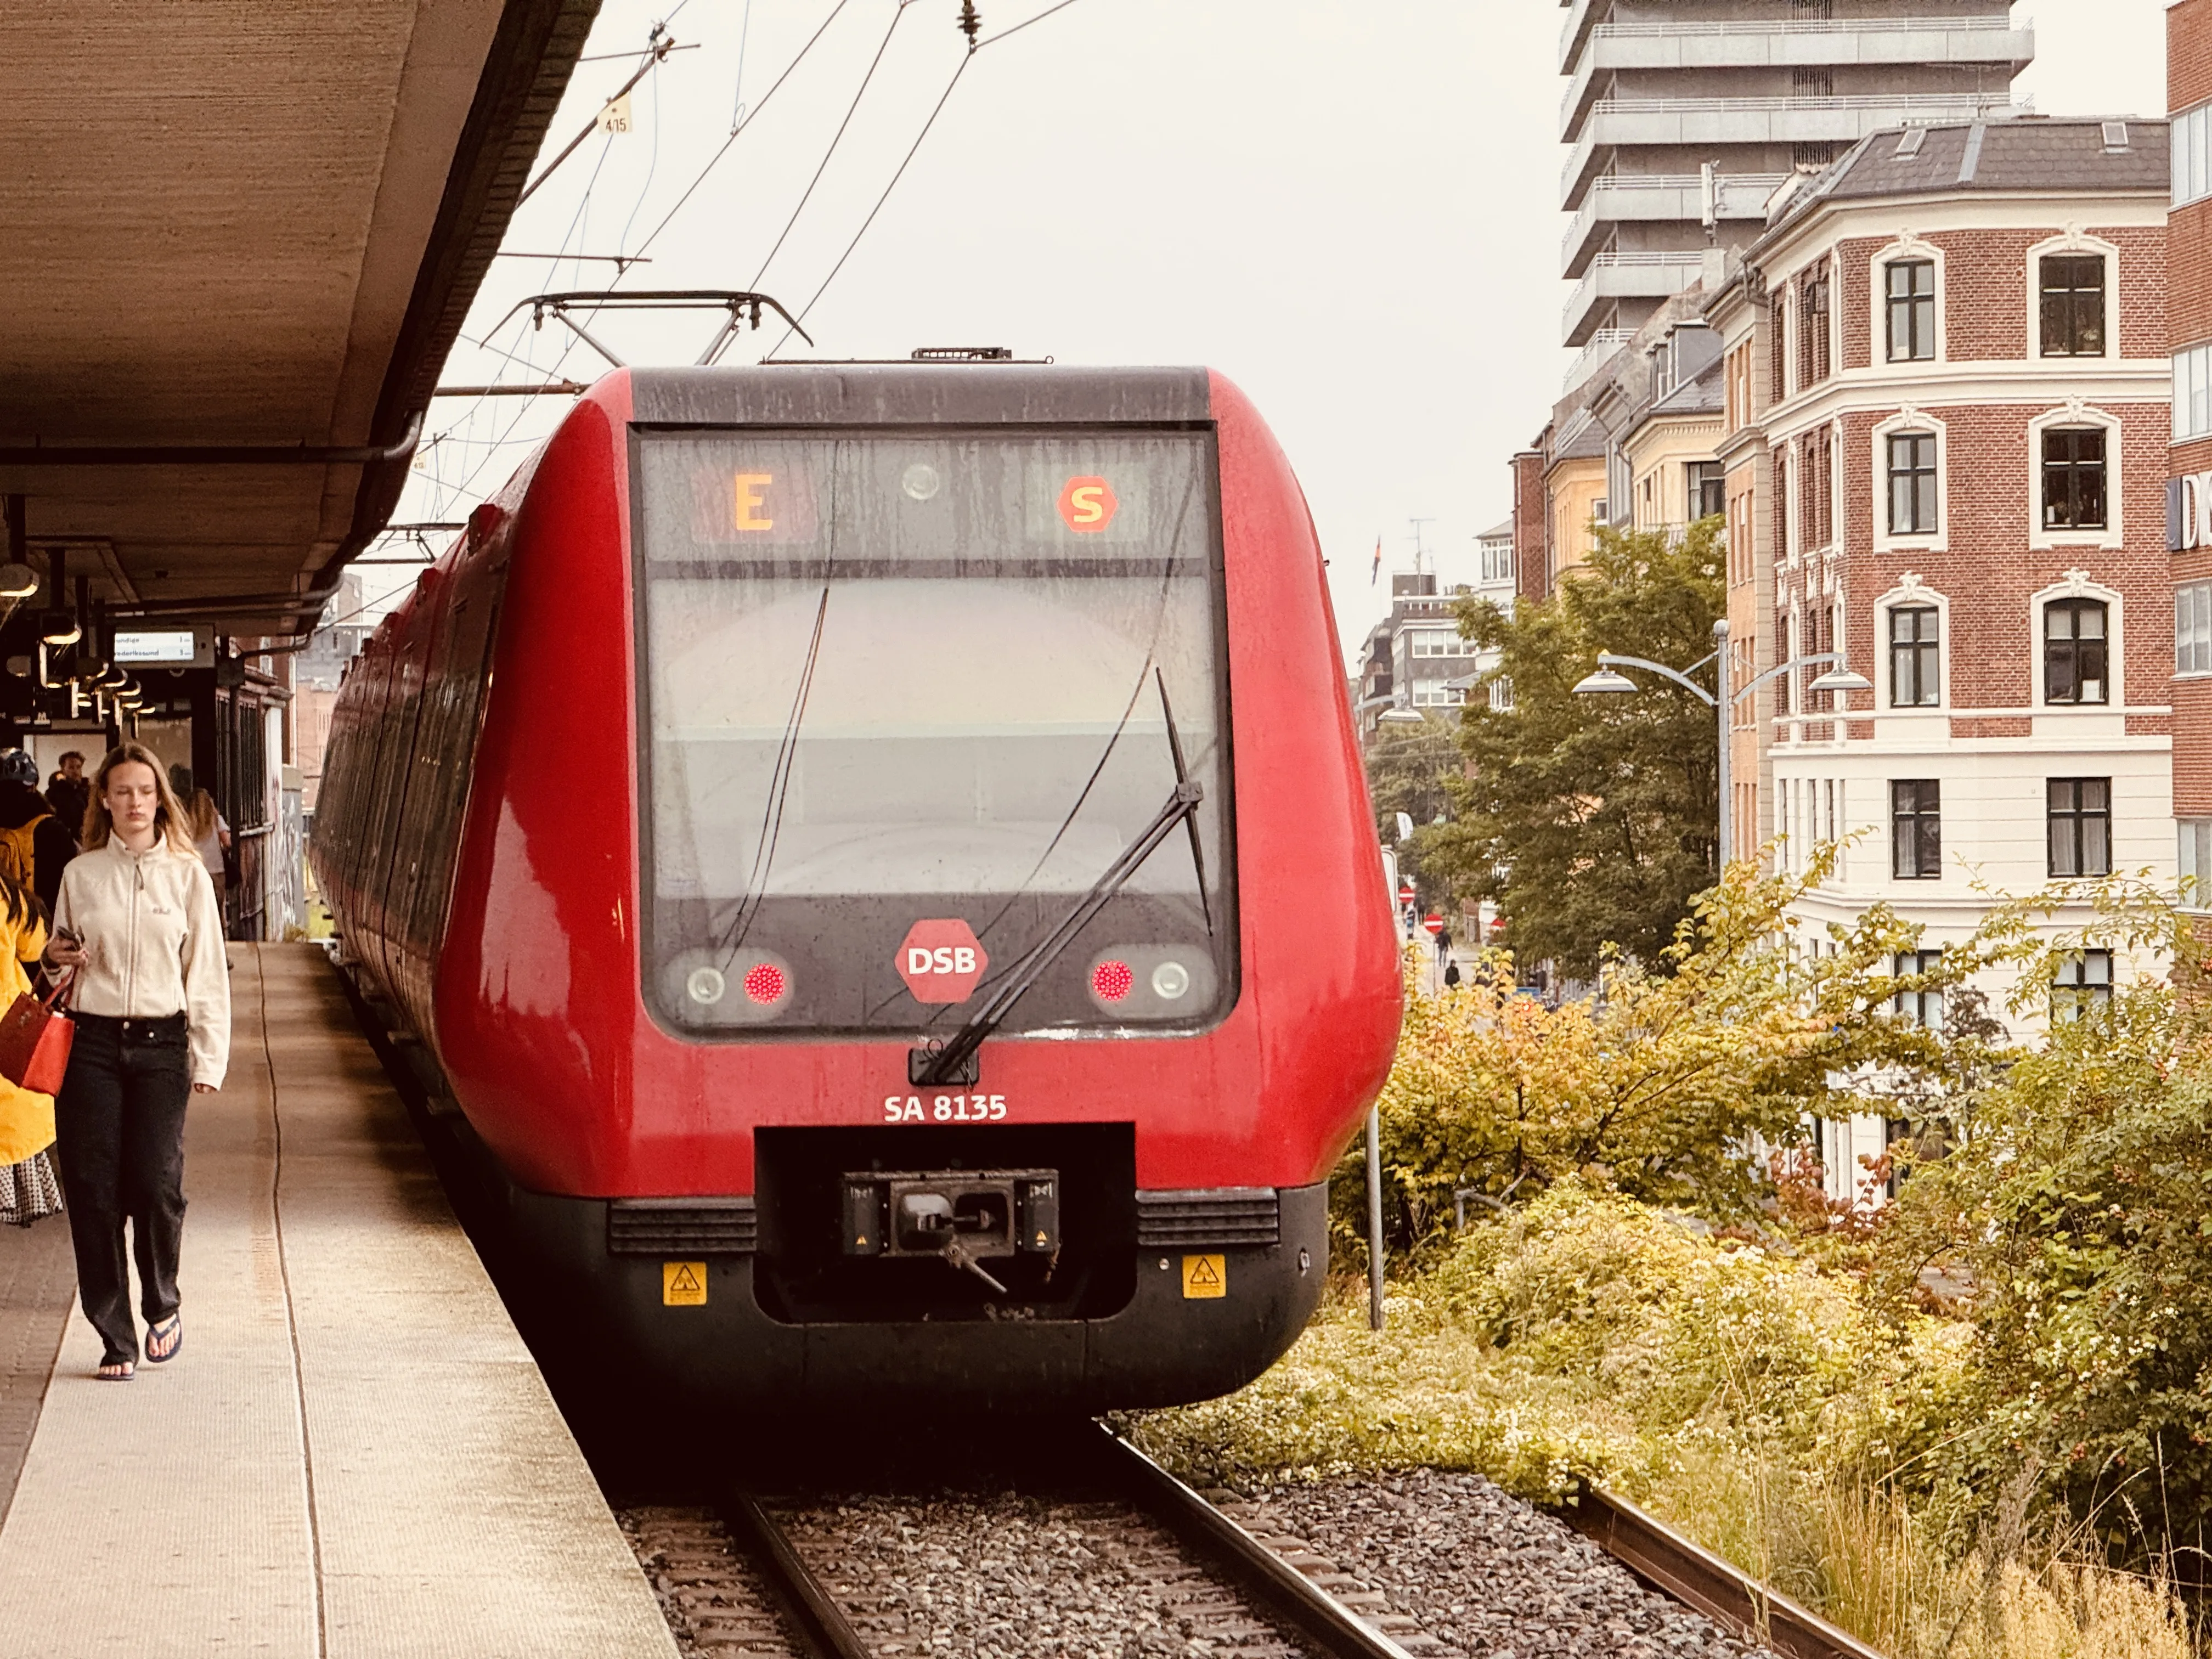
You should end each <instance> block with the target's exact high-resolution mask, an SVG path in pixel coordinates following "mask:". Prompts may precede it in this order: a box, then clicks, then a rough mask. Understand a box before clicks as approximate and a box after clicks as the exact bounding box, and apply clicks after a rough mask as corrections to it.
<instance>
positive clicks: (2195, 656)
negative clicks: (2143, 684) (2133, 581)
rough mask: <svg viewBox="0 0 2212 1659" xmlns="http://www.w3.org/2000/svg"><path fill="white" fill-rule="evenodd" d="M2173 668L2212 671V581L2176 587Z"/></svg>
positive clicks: (2207, 672) (2190, 670) (2180, 671)
mask: <svg viewBox="0 0 2212 1659" xmlns="http://www.w3.org/2000/svg"><path fill="white" fill-rule="evenodd" d="M2173 671H2174V672H2175V673H2177V674H2212V582H2184V583H2183V584H2182V585H2181V586H2179V587H2177V588H2175V589H2174V590H2173Z"/></svg>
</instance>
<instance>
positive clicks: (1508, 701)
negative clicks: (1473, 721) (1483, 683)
mask: <svg viewBox="0 0 2212 1659" xmlns="http://www.w3.org/2000/svg"><path fill="white" fill-rule="evenodd" d="M1490 706H1491V707H1492V708H1494V709H1496V710H1498V713H1499V714H1504V712H1505V711H1506V710H1507V709H1509V708H1512V707H1513V681H1512V678H1511V677H1510V676H1509V675H1505V674H1500V675H1499V676H1498V678H1495V679H1493V680H1492V681H1491V683H1490Z"/></svg>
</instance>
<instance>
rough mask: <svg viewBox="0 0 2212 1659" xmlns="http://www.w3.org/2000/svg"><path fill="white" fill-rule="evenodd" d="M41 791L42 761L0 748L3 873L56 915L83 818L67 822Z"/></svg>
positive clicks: (0, 859)
mask: <svg viewBox="0 0 2212 1659" xmlns="http://www.w3.org/2000/svg"><path fill="white" fill-rule="evenodd" d="M46 809H47V802H46V797H45V796H43V795H41V794H40V793H39V763H38V762H36V761H34V760H33V759H32V758H31V757H30V756H28V755H27V754H26V753H25V752H24V751H23V750H21V749H9V750H4V751H0V876H6V877H7V878H9V880H11V881H13V882H14V883H15V884H16V885H17V886H18V887H21V888H23V889H24V890H27V891H28V892H33V893H36V894H37V895H38V896H39V902H40V905H41V906H43V907H44V908H45V910H46V915H50V916H51V915H53V913H54V900H55V898H56V897H57V896H59V894H60V892H61V890H62V869H63V866H65V865H67V864H68V863H69V861H70V860H71V859H73V858H75V857H76V836H77V829H78V828H79V825H80V824H81V823H82V815H80V817H79V823H78V824H70V823H64V822H63V821H62V820H61V819H59V818H58V817H55V816H54V815H53V814H52V812H51V811H47V810H46Z"/></svg>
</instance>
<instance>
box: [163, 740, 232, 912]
mask: <svg viewBox="0 0 2212 1659" xmlns="http://www.w3.org/2000/svg"><path fill="white" fill-rule="evenodd" d="M169 787H170V788H172V789H173V790H174V791H175V792H176V795H177V799H178V800H179V802H180V803H181V804H182V805H183V807H184V809H185V834H186V835H187V836H191V842H192V850H193V851H194V852H196V853H197V854H199V855H200V862H201V863H202V864H204V865H205V866H207V872H208V876H209V878H210V879H211V880H213V881H214V883H215V890H216V892H218V893H220V892H222V891H223V890H225V889H227V888H228V886H229V885H230V881H229V878H228V876H226V875H225V874H224V872H223V860H224V859H225V858H226V856H227V855H228V854H229V852H230V823H229V822H228V820H227V819H226V818H225V817H223V815H222V812H221V811H220V810H218V809H217V807H216V804H215V797H214V796H213V795H210V793H208V792H207V791H206V790H204V789H202V788H199V787H197V786H196V785H195V784H194V783H193V781H192V769H191V767H189V766H172V767H171V768H170V769H169Z"/></svg>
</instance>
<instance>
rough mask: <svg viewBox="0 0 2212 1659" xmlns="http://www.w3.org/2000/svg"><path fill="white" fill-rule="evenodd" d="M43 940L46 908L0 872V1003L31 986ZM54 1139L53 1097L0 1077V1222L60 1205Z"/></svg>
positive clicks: (17, 1221)
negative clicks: (30, 968) (51, 1150)
mask: <svg viewBox="0 0 2212 1659" xmlns="http://www.w3.org/2000/svg"><path fill="white" fill-rule="evenodd" d="M45 949H46V912H45V910H44V909H43V908H41V906H40V903H39V901H38V900H37V899H36V898H35V897H33V896H32V895H31V893H30V892H29V891H28V890H27V889H26V888H25V887H24V886H23V885H22V884H19V883H18V882H16V881H15V878H13V877H11V876H9V875H8V874H7V873H6V872H0V1008H6V1007H12V1006H14V1005H15V999H16V998H17V997H19V996H21V995H23V994H25V993H27V992H28V991H29V990H30V988H31V976H30V975H28V974H27V973H26V972H24V971H23V964H24V963H35V962H36V961H38V959H39V956H40V952H41V951H44V950H45ZM53 1144H54V1097H52V1095H41V1094H34V1093H33V1092H32V1091H30V1090H28V1089H25V1088H22V1087H20V1086H19V1085H15V1084H13V1083H10V1082H9V1081H8V1080H7V1079H5V1078H0V1221H6V1222H9V1223H11V1224H13V1225H15V1226H18V1227H27V1226H29V1225H31V1224H32V1223H33V1221H36V1220H38V1219H39V1218H40V1217H42V1216H50V1215H53V1214H56V1213H58V1212H59V1211H60V1209H61V1207H62V1190H61V1186H60V1183H59V1182H57V1181H56V1180H55V1179H54V1166H53V1162H52V1158H50V1157H49V1156H48V1154H47V1152H46V1148H48V1147H49V1146H52V1145H53Z"/></svg>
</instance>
